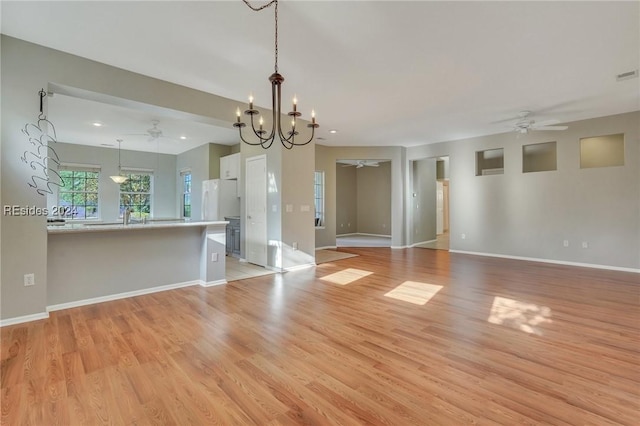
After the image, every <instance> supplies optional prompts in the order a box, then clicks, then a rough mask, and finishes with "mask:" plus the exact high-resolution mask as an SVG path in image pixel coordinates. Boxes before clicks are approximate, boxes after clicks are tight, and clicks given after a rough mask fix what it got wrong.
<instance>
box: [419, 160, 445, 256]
mask: <svg viewBox="0 0 640 426" xmlns="http://www.w3.org/2000/svg"><path fill="white" fill-rule="evenodd" d="M411 185H412V189H411V196H412V198H411V200H412V201H411V241H410V242H411V245H412V246H413V247H419V248H428V249H436V250H449V217H450V203H449V200H450V185H449V156H440V157H433V158H425V159H422V160H414V161H412V162H411Z"/></svg>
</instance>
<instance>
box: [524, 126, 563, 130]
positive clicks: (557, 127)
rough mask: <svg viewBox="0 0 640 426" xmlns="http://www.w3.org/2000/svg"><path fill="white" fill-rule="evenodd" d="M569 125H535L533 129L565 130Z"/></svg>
mask: <svg viewBox="0 0 640 426" xmlns="http://www.w3.org/2000/svg"><path fill="white" fill-rule="evenodd" d="M568 128H569V126H542V127H539V126H535V127H533V128H532V129H533V130H567V129H568Z"/></svg>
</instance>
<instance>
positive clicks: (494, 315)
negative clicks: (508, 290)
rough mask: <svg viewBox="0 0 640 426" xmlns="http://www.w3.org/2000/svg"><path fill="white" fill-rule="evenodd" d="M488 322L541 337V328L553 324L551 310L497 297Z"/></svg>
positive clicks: (546, 307)
mask: <svg viewBox="0 0 640 426" xmlns="http://www.w3.org/2000/svg"><path fill="white" fill-rule="evenodd" d="M487 321H489V322H490V323H492V324H499V325H504V326H506V327H510V328H514V329H516V330H521V331H524V332H525V333H531V334H537V335H540V336H541V335H542V330H541V328H540V326H541V325H543V324H549V323H551V322H552V321H551V308H549V307H548V306H539V305H536V304H534V303H526V302H520V301H518V300H514V299H509V298H506V297H498V296H496V297H495V298H494V299H493V305H492V306H491V314H490V315H489V318H488V319H487Z"/></svg>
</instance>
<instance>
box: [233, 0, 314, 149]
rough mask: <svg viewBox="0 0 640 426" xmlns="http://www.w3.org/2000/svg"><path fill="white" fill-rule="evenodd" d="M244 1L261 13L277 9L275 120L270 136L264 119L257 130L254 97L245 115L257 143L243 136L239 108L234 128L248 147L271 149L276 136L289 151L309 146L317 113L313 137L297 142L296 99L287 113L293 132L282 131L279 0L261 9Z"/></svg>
mask: <svg viewBox="0 0 640 426" xmlns="http://www.w3.org/2000/svg"><path fill="white" fill-rule="evenodd" d="M242 1H243V2H244V3H245V4H246V5H247V6H249V8H250V9H251V10H253V11H255V12H259V11H261V10H262V9H266V8H267V7H270V6H271V5H275V7H274V9H275V13H274V16H275V66H274V69H275V72H274V73H273V74H271V76H270V77H269V81H270V82H271V111H272V112H273V118H272V122H271V124H272V128H271V132H269V135H268V136H265V135H266V134H267V131H266V130H264V129H263V127H264V120H263V119H262V117H260V120H259V122H258V126H259V127H258V129H256V125H255V122H254V116H256V115H258V114H260V112H259V111H258V110H256V109H254V108H253V96H249V109H247V110H246V111H245V112H244V113H245V114H246V115H248V116H249V117H251V129H252V130H253V133H254V135H255V136H256V137H257V141H256V142H250V141H248V140H246V139H245V138H244V136H243V135H242V128H243V127H246V124H245V123H243V122H242V121H241V120H240V108H238V109H237V111H236V115H237V120H238V121H237V122H236V123H233V127H236V128H237V129H238V132H239V133H240V139H242V141H243V142H244V143H246V144H248V145H260V146H261V147H262V148H264V149H267V148H269V147H270V146H271V145H272V144H273V141H274V140H275V138H276V136H278V138H279V139H280V142H281V143H282V146H284V147H285V148H287V149H291V148H293V147H294V146H302V145H307V144H308V143H309V142H311V141H312V140H313V136H314V133H315V129H317V128H318V127H320V126H319V125H318V124H316V116H315V112H314V111H311V123H310V124H307V127H308V128H310V129H311V137H310V138H309V140H307V141H306V142H296V140H295V139H296V136H297V135H298V134H299V132H298V131H297V130H296V119H297V118H298V117H300V115H301V114H300V113H299V112H298V110H297V102H298V101H297V99H296V98H295V97H294V98H293V111H291V112H289V113H287V115H288V116H289V117H291V130H287V131H283V130H282V123H281V116H282V108H281V104H282V94H281V86H282V83H283V82H284V77H283V76H282V75H281V74H280V73H279V72H278V0H272V1H270V2H269V3H267V4H265V5H263V6H260V7H254V6H251V4H249V2H248V1H247V0H242Z"/></svg>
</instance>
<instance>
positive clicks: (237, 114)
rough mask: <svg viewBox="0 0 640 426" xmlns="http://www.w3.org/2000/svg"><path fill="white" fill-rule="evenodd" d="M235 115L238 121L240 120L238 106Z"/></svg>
mask: <svg viewBox="0 0 640 426" xmlns="http://www.w3.org/2000/svg"><path fill="white" fill-rule="evenodd" d="M236 117H237V119H238V123H239V122H240V108H238V109H236Z"/></svg>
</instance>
